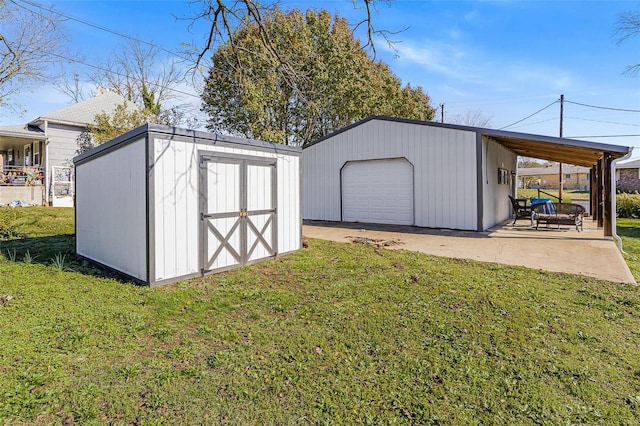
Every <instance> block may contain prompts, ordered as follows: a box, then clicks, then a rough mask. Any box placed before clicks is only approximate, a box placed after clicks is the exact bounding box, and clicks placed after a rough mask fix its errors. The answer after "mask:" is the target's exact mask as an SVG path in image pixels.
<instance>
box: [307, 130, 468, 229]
mask: <svg viewBox="0 0 640 426" xmlns="http://www.w3.org/2000/svg"><path fill="white" fill-rule="evenodd" d="M384 158H406V159H407V160H408V161H409V162H411V163H412V164H413V165H414V179H415V180H414V182H415V189H414V191H415V204H414V205H415V212H414V216H415V225H416V226H422V227H433V228H453V229H469V230H476V229H477V193H476V192H477V187H476V182H477V181H476V176H477V172H476V168H477V166H476V134H475V132H471V131H464V130H459V129H449V128H442V127H434V126H428V125H421V124H413V123H403V122H393V121H386V120H371V121H368V122H365V123H363V124H361V125H359V126H356V127H354V128H351V129H349V130H347V131H344V132H342V133H339V134H337V135H335V136H333V137H331V138H329V139H326V140H324V141H322V142H319V143H317V144H315V145H312V146H310V147H308V148H305V150H304V151H303V173H304V178H303V188H304V189H303V193H304V199H303V214H304V218H305V219H314V220H328V221H339V220H340V211H341V207H340V206H341V200H340V170H341V168H342V167H343V166H344V164H345V163H346V162H348V161H358V160H375V159H384Z"/></svg>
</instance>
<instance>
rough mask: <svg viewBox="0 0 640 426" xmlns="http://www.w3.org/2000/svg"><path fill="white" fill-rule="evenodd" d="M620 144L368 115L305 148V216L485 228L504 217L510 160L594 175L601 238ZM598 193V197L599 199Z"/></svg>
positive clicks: (512, 172)
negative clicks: (564, 165) (596, 173)
mask: <svg viewBox="0 0 640 426" xmlns="http://www.w3.org/2000/svg"><path fill="white" fill-rule="evenodd" d="M630 151H631V149H630V148H629V147H626V146H615V145H606V144H600V143H595V142H586V141H578V140H573V139H562V138H555V137H549V136H541V135H531V134H525V133H517V132H509V131H503V130H492V129H482V128H476V127H469V126H460V125H452V124H442V123H434V122H426V121H415V120H405V119H397V118H390V117H376V116H373V117H369V118H366V119H364V120H361V121H359V122H357V123H354V124H353V125H351V126H348V127H345V128H343V129H341V130H338V131H336V132H334V133H331V134H329V135H327V136H325V137H323V138H321V139H319V140H317V141H315V142H313V143H311V144H309V145H307V146H305V147H303V151H302V160H303V161H302V173H303V179H302V185H303V186H302V188H303V190H302V194H303V197H302V202H303V208H302V211H303V218H304V219H307V220H325V221H336V222H365V223H380V224H399V225H413V226H419V227H426V228H451V229H462V230H472V231H484V230H487V229H489V228H491V227H492V226H494V225H496V224H498V223H500V222H502V221H504V220H506V219H507V218H509V216H510V214H511V204H510V202H509V197H508V196H509V195H514V194H515V192H516V181H515V178H516V164H517V157H518V156H519V155H520V156H526V157H534V158H541V159H545V160H548V161H557V162H563V163H570V164H578V165H581V166H585V167H590V168H593V169H594V170H600V171H601V173H600V174H599V176H597V177H596V179H597V182H598V183H600V184H599V185H595V186H594V190H595V192H594V191H592V192H593V193H592V194H590V195H591V196H592V198H593V199H594V200H605V201H604V202H603V203H601V204H600V209H599V210H597V211H595V212H594V213H593V214H592V216H594V218H597V220H598V226H602V227H603V228H604V233H605V235H611V232H612V231H613V227H612V222H611V218H612V215H611V212H612V206H613V205H614V203H615V194H612V193H611V190H610V187H607V186H606V185H604V182H608V181H609V179H610V178H611V165H612V162H613V161H614V160H616V159H618V158H622V157H624V156H625V155H628V154H629V153H630ZM596 196H597V197H596Z"/></svg>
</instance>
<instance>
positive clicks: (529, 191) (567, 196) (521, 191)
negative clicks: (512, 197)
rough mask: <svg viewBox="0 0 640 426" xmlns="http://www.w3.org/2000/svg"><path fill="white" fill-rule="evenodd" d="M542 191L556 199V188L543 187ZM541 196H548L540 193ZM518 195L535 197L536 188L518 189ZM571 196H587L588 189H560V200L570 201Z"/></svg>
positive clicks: (536, 195) (536, 193) (536, 194)
mask: <svg viewBox="0 0 640 426" xmlns="http://www.w3.org/2000/svg"><path fill="white" fill-rule="evenodd" d="M542 191H544V192H547V193H549V194H552V195H553V196H554V197H556V198H551V199H552V200H553V201H557V197H558V194H559V193H558V190H557V189H543V190H542ZM540 196H541V197H542V198H549V196H547V195H546V194H540ZM518 197H527V198H537V197H538V190H537V189H518ZM572 197H573V198H589V191H578V190H567V189H565V190H564V191H562V202H564V203H570V202H571V200H572Z"/></svg>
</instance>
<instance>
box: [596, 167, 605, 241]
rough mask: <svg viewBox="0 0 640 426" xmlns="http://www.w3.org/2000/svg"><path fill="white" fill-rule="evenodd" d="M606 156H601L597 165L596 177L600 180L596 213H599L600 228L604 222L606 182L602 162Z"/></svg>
mask: <svg viewBox="0 0 640 426" xmlns="http://www.w3.org/2000/svg"><path fill="white" fill-rule="evenodd" d="M603 159H604V158H602V157H601V158H600V159H599V160H598V165H597V167H596V174H597V176H596V178H597V180H598V185H597V188H598V190H597V197H596V203H597V204H596V213H597V216H596V218H597V220H598V228H600V227H601V226H602V225H603V222H602V186H603V184H604V182H603V181H602V162H603Z"/></svg>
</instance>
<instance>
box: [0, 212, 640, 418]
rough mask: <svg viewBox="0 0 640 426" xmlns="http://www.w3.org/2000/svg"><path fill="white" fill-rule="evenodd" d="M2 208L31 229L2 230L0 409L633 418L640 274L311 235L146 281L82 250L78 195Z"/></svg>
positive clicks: (95, 413) (157, 414) (637, 397)
mask: <svg viewBox="0 0 640 426" xmlns="http://www.w3.org/2000/svg"><path fill="white" fill-rule="evenodd" d="M7 215H9V216H11V217H10V220H9V222H10V224H11V226H13V225H14V224H17V225H19V226H22V232H23V233H24V235H26V238H23V239H19V240H7V241H2V242H0V252H2V257H1V258H0V395H1V397H0V423H8V424H27V423H28V424H36V425H38V424H43V425H44V424H52V423H56V424H60V423H63V422H66V423H67V424H71V423H75V424H122V425H124V424H147V425H156V424H242V425H244V424H356V423H361V424H465V425H466V424H470V425H473V424H629V425H631V424H637V419H638V418H640V357H639V356H638V347H640V332H639V331H638V330H640V290H639V289H638V288H637V287H633V286H627V285H618V284H613V283H609V282H603V281H598V280H595V279H591V278H585V277H578V276H573V275H566V274H554V273H545V272H540V271H535V270H529V269H525V268H517V267H507V266H501V265H495V264H485V263H479V262H471V261H463V260H452V259H445V258H438V257H433V256H428V255H423V254H419V253H411V252H406V251H400V250H399V251H391V250H390V251H386V250H379V249H375V248H372V247H369V246H365V245H354V244H351V245H347V244H337V243H331V242H325V241H319V240H310V241H309V246H308V247H307V248H305V249H302V250H300V251H298V252H297V253H295V254H291V255H287V256H284V257H282V258H278V259H276V260H272V261H267V262H263V263H260V264H257V265H254V266H251V267H248V268H241V269H237V270H235V271H231V272H227V273H223V274H217V275H212V276H208V277H205V278H202V279H195V280H191V281H187V282H183V283H179V284H175V285H171V286H167V287H161V288H156V289H149V288H145V287H138V286H134V285H131V284H127V283H124V282H121V281H118V280H117V279H115V277H111V276H108V275H105V274H104V273H102V272H101V271H99V270H97V269H91V268H90V266H89V265H84V264H83V263H82V262H79V261H77V260H75V259H74V257H73V253H72V249H73V236H72V234H71V232H72V220H73V212H72V211H70V210H60V209H55V210H54V209H40V208H28V209H20V210H8V209H0V217H6V216H7ZM621 226H628V227H629V228H633V229H636V230H637V229H640V225H638V226H636V225H635V222H633V221H631V222H629V223H628V224H626V225H625V224H624V223H622V221H621ZM634 232H635V231H634ZM636 237H637V235H626V236H625V237H624V238H625V239H626V240H628V241H635V238H636ZM50 243H55V244H56V245H55V247H52V246H51V245H50ZM7 249H8V250H10V251H11V250H16V253H17V254H16V256H15V261H11V260H10V259H9V257H8V256H7V255H6V253H7ZM27 249H28V250H29V251H30V253H31V255H32V256H33V257H34V259H35V260H34V261H33V262H32V263H30V264H27V263H25V262H23V261H22V258H23V255H24V252H25V250H27ZM628 249H629V250H630V251H635V250H636V249H634V248H632V246H631V244H629V245H628ZM56 255H58V257H57V259H59V260H63V263H64V268H63V267H59V266H60V265H59V263H60V262H58V264H56V263H55V262H53V263H51V262H50V259H52V258H53V259H54V260H55V259H56V257H55V256H56ZM3 295H10V296H12V297H13V298H12V299H9V298H3V297H2V296H3Z"/></svg>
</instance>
